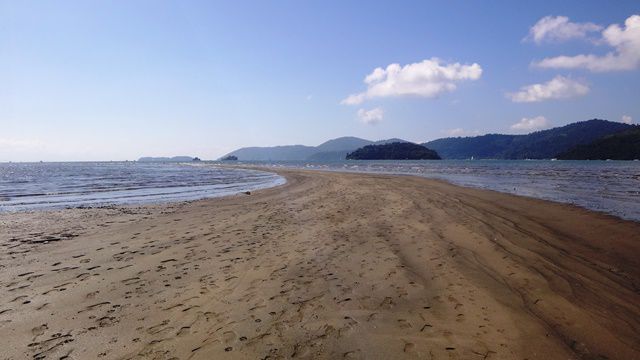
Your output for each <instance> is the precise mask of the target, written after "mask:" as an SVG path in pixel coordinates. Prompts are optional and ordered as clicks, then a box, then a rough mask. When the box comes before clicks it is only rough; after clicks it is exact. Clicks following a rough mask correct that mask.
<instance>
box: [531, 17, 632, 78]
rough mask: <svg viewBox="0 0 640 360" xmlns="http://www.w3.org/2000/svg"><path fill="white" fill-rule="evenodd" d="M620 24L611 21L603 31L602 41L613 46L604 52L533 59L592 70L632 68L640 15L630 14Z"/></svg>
mask: <svg viewBox="0 0 640 360" xmlns="http://www.w3.org/2000/svg"><path fill="white" fill-rule="evenodd" d="M624 24H625V26H624V27H620V25H618V24H613V25H610V26H609V27H607V28H606V29H605V30H604V31H602V42H603V43H605V44H607V45H609V46H610V47H612V48H613V51H611V52H608V53H607V54H605V55H603V56H598V55H593V54H586V55H585V54H581V55H575V56H557V57H552V58H546V59H543V60H541V61H538V62H534V65H535V66H538V67H542V68H555V69H587V70H590V71H593V72H605V71H619V70H633V69H636V68H638V67H640V15H632V16H630V17H628V18H627V20H625V22H624Z"/></svg>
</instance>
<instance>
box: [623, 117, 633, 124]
mask: <svg viewBox="0 0 640 360" xmlns="http://www.w3.org/2000/svg"><path fill="white" fill-rule="evenodd" d="M622 122H623V123H625V124H633V118H632V117H631V116H629V115H622Z"/></svg>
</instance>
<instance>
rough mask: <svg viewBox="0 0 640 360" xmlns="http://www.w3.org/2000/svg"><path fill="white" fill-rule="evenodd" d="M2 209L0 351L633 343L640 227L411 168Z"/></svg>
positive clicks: (205, 354) (589, 349) (315, 350)
mask: <svg viewBox="0 0 640 360" xmlns="http://www.w3.org/2000/svg"><path fill="white" fill-rule="evenodd" d="M281 173H282V175H284V176H286V177H287V179H288V183H287V184H286V185H284V186H281V187H277V188H273V189H268V190H263V191H259V192H255V193H253V194H251V195H236V196H232V197H228V198H223V199H211V200H201V201H195V202H189V203H179V204H170V205H163V206H148V207H114V208H107V209H73V210H63V211H48V212H38V213H32V214H4V215H1V216H0V226H1V229H2V231H1V232H0V246H1V247H0V250H1V252H0V335H1V338H0V344H1V346H0V359H5V358H6V359H23V358H32V357H35V358H47V359H59V358H60V359H63V358H64V359H94V358H104V359H120V358H124V359H138V358H145V359H147V358H153V359H224V358H247V359H256V358H270V359H274V358H327V359H340V358H367V359H375V358H380V359H383V358H386V359H389V358H420V359H571V358H584V359H605V358H608V359H633V358H636V359H637V358H640V290H639V287H640V280H639V279H640V224H639V223H634V222H629V221H622V220H619V219H616V218H613V217H610V216H605V215H602V214H597V213H593V212H589V211H586V210H582V209H578V208H575V207H572V206H568V205H561V204H555V203H550V202H546V201H540V200H534V199H527V198H522V197H516V196H512V195H507V194H499V193H495V192H490V191H481V190H475V189H467V188H461V187H457V186H453V185H449V184H446V183H444V182H440V181H434V180H427V179H421V178H416V177H399V176H378V175H356V174H337V173H327V172H305V171H281Z"/></svg>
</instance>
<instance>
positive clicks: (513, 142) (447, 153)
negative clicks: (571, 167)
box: [422, 119, 634, 159]
mask: <svg viewBox="0 0 640 360" xmlns="http://www.w3.org/2000/svg"><path fill="white" fill-rule="evenodd" d="M633 127H634V126H633V125H628V124H623V123H619V122H613V121H607V120H598V119H594V120H588V121H581V122H576V123H573V124H569V125H566V126H562V127H557V128H553V129H549V130H543V131H537V132H534V133H531V134H527V135H502V134H489V135H483V136H474V137H457V138H444V139H438V140H433V141H429V142H426V143H424V144H422V145H424V146H426V147H428V148H430V149H433V150H435V151H437V152H438V154H440V156H442V158H443V159H469V158H472V157H473V158H475V159H551V158H555V157H556V156H557V155H558V154H561V153H564V152H566V151H568V150H570V149H572V148H574V147H576V146H578V145H583V144H589V143H592V142H594V141H595V140H598V139H600V138H603V137H605V136H607V135H612V134H615V133H618V132H621V131H624V130H629V129H632V128H633Z"/></svg>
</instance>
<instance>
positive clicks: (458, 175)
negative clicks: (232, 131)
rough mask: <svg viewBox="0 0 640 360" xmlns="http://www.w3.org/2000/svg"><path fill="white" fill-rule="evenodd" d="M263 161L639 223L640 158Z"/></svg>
mask: <svg viewBox="0 0 640 360" xmlns="http://www.w3.org/2000/svg"><path fill="white" fill-rule="evenodd" d="M256 164H258V163H256ZM259 164H261V165H267V166H271V167H274V168H278V167H293V168H306V169H318V170H329V171H349V172H371V173H387V174H407V175H417V176H424V177H429V178H436V179H442V180H446V181H449V182H451V183H454V184H457V185H463V186H470V187H476V188H481V189H490V190H496V191H501V192H506V193H511V194H516V195H522V196H529V197H534V198H539V199H545V200H551V201H557V202H562V203H569V204H574V205H577V206H581V207H584V208H587V209H590V210H595V211H600V212H604V213H607V214H611V215H615V216H618V217H621V218H623V219H628V220H636V221H640V161H551V160H440V161H433V160H431V161H362V160H360V161H338V162H262V163H259Z"/></svg>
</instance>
